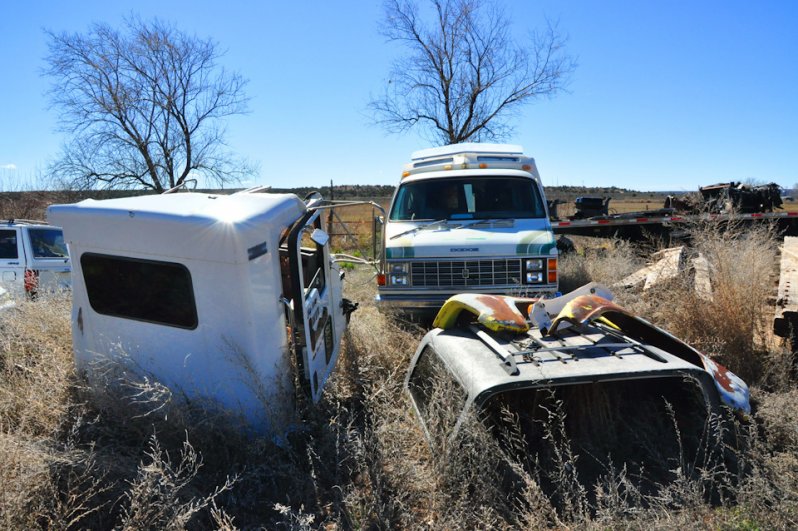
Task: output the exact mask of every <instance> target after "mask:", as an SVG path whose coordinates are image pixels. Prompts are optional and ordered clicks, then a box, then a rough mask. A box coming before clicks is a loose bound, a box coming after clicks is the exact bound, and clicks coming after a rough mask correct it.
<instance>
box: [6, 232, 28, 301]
mask: <svg viewBox="0 0 798 531" xmlns="http://www.w3.org/2000/svg"><path fill="white" fill-rule="evenodd" d="M24 262H25V260H24V254H23V251H22V238H20V232H19V228H17V227H0V286H2V287H3V288H4V289H6V290H8V291H9V292H10V293H13V294H15V295H22V294H24V293H25V288H24V280H25V263H24Z"/></svg>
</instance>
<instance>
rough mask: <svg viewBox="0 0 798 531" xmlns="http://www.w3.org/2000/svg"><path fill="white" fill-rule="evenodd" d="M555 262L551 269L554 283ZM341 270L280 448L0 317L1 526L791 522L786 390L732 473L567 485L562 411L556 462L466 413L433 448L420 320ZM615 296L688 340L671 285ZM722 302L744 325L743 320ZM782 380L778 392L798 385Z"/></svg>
mask: <svg viewBox="0 0 798 531" xmlns="http://www.w3.org/2000/svg"><path fill="white" fill-rule="evenodd" d="M740 242H744V243H745V245H749V243H747V240H745V239H744V238H743V239H738V240H735V243H734V244H735V245H738V244H739V245H742V243H740ZM616 245H617V247H615V248H614V251H612V252H605V253H604V254H602V253H600V252H599V253H595V254H590V253H587V254H586V255H584V254H583V255H580V256H581V258H579V257H577V258H574V260H579V259H582V260H589V263H582V264H580V263H578V262H575V263H574V264H572V265H573V267H574V270H575V271H578V272H580V274H581V275H583V278H582V279H580V280H579V282H581V281H582V280H583V279H590V280H593V279H598V280H603V281H604V282H608V281H610V280H612V279H613V278H615V277H617V276H618V275H619V274H620V273H619V272H620V271H623V272H626V271H629V272H631V271H632V270H634V269H635V267H637V265H639V264H640V263H642V260H641V259H639V258H638V257H637V251H636V250H635V249H633V248H631V247H626V244H616ZM730 245H731V244H730ZM707 248H708V249H711V248H712V247H711V246H707ZM723 248H724V247H723V246H722V245H721V246H719V247H718V249H719V250H718V252H717V255H718V256H719V257H720V256H727V255H723V254H722V253H721V251H722V250H723ZM707 255H708V256H714V255H712V253H711V252H707ZM734 256H737V257H740V256H743V257H744V260H739V261H740V262H741V263H742V262H744V261H746V260H747V261H749V268H757V267H763V265H762V264H761V263H760V262H757V261H756V260H755V259H756V257H755V256H754V254H753V251H745V252H742V254H741V253H740V251H738V252H737V253H736V254H735V255H734ZM724 259H725V258H724ZM718 260H720V258H718ZM752 260H754V261H753V262H751V261H752ZM564 264H565V261H564ZM751 264H752V265H751ZM568 267H570V266H569V265H568V264H565V265H564V266H563V269H562V272H563V275H564V276H565V274H566V273H565V272H566V271H568ZM724 267H725V266H724ZM719 271H721V272H723V271H724V269H723V268H721V269H720V270H719ZM728 271H729V273H728V274H727V273H723V274H722V275H721V274H718V276H717V279H716V278H715V277H713V280H715V283H716V284H718V285H722V283H719V282H720V279H723V278H727V277H726V276H724V275H728V278H730V279H733V278H736V277H735V276H734V275H738V274H740V273H738V272H737V271H738V270H737V269H735V268H732V267H731V266H730V267H729V268H728ZM732 273H733V274H732ZM588 277H589V278H588ZM574 278H576V275H574ZM347 280H348V281H349V284H348V288H347V290H348V296H349V297H350V298H352V299H353V300H357V301H360V302H361V308H360V309H359V310H358V311H357V312H355V313H354V314H353V316H352V322H351V324H350V328H349V331H348V332H347V337H346V340H345V345H344V351H343V353H342V357H341V359H340V361H339V365H338V367H337V369H336V372H335V374H334V376H333V378H332V380H331V382H330V385H329V386H328V387H327V389H326V391H325V393H324V396H323V397H322V400H321V401H320V402H319V403H318V404H316V405H313V406H310V405H306V406H307V407H306V408H305V409H303V410H302V411H300V412H299V413H300V418H301V419H302V423H301V424H299V425H298V426H297V427H296V429H294V430H293V431H292V432H291V433H290V434H289V435H288V436H287V437H286V438H285V439H284V440H282V441H281V442H280V441H275V440H272V439H270V438H267V437H253V436H251V435H248V434H246V433H241V432H240V431H237V430H234V429H231V427H230V426H229V425H228V424H227V423H226V422H225V419H224V418H223V417H220V416H219V415H218V414H217V413H216V412H214V411H213V410H212V409H209V408H207V407H205V406H206V405H204V404H190V405H187V404H181V403H179V401H177V400H173V399H171V398H169V397H171V396H173V395H174V394H175V393H177V394H179V390H174V389H168V388H163V387H160V386H159V384H158V382H154V381H150V382H147V381H144V382H142V381H141V380H137V381H136V380H130V381H129V382H128V385H127V386H118V387H117V388H116V390H117V391H119V392H120V393H121V394H113V393H109V392H106V391H105V390H104V389H98V388H87V387H86V386H85V382H83V381H82V380H81V379H79V378H78V377H77V376H76V375H75V374H74V367H73V363H72V355H71V340H70V332H69V301H68V300H63V301H53V302H48V303H46V304H40V303H38V302H37V303H30V304H27V303H26V304H22V305H20V307H19V308H17V309H16V310H14V311H13V312H12V313H6V314H0V332H2V333H0V480H1V481H3V489H0V526H2V527H3V528H8V529H36V528H45V527H46V528H63V529H68V528H93V529H110V528H119V527H125V526H128V527H159V528H164V527H166V528H168V527H172V528H188V529H212V528H218V529H236V528H243V529H249V528H260V527H266V528H285V529H307V528H320V527H325V528H340V529H354V528H373V529H382V528H395V529H417V528H428V529H452V528H540V527H552V526H553V527H561V528H564V527H567V528H588V529H589V528H641V527H654V528H686V527H693V528H694V527H696V526H704V527H713V528H752V529H753V528H790V527H794V526H795V525H796V524H798V522H797V521H796V515H797V514H798V502H797V501H796V498H798V495H796V492H798V463H797V462H796V461H797V460H796V458H795V452H796V438H795V437H794V436H793V435H794V426H793V424H794V419H795V418H798V414H796V411H798V407H796V406H795V405H794V404H795V403H796V402H795V399H794V398H795V397H793V396H792V395H790V394H788V393H785V392H784V387H779V386H774V387H773V388H772V389H771V391H772V392H767V393H766V392H764V391H760V390H758V389H756V388H755V389H754V393H755V395H756V397H757V399H758V401H759V403H760V406H759V412H758V413H756V417H755V418H756V421H757V423H756V424H751V425H747V426H746V425H744V424H741V425H739V426H737V428H735V429H738V430H739V431H740V432H741V435H740V437H742V438H744V439H745V440H746V441H747V442H746V444H741V445H739V449H738V450H735V452H736V453H735V455H736V456H737V460H738V462H739V463H740V464H739V467H738V468H739V469H740V470H745V474H736V473H734V474H733V473H732V472H733V470H732V469H731V468H728V469H723V467H718V466H716V465H714V464H713V465H712V466H709V463H711V462H710V461H706V460H703V459H702V460H699V461H697V462H691V463H689V464H690V466H687V467H684V468H683V469H682V470H681V471H680V472H678V473H677V468H678V467H674V472H673V477H672V478H669V479H667V480H663V481H662V482H661V483H660V484H659V485H656V486H655V488H654V489H653V490H652V489H651V486H650V485H644V484H642V483H641V481H640V474H639V471H637V470H633V469H632V468H631V467H629V466H625V464H624V463H622V462H620V461H617V460H612V461H606V462H605V465H606V466H605V467H604V473H602V474H601V475H600V477H598V478H596V481H595V483H593V484H584V483H581V484H580V483H579V478H580V475H579V472H580V470H581V469H582V468H583V466H584V464H585V462H586V460H587V459H590V456H588V455H587V454H586V453H585V452H584V451H583V450H582V449H581V448H579V447H574V446H570V445H571V444H572V441H570V440H568V439H567V437H564V436H562V435H561V432H560V430H558V428H557V422H558V420H557V415H554V418H553V419H552V420H551V422H552V424H551V425H550V432H549V433H550V436H551V441H550V443H551V444H555V443H556V444H557V445H559V446H557V448H558V449H557V450H556V451H555V449H553V448H551V449H549V450H548V454H547V455H554V456H555V458H551V459H550V458H548V457H546V456H545V455H544V456H542V457H541V456H539V457H538V458H537V459H535V458H531V459H532V462H531V463H530V462H524V459H529V456H528V455H524V453H523V449H524V448H525V447H526V444H525V443H524V441H522V440H521V439H519V438H518V437H516V439H515V442H514V443H513V442H510V443H506V442H505V443H502V442H501V440H500V439H497V438H496V437H495V432H494V431H491V429H489V427H487V426H485V425H484V424H482V423H481V422H479V420H478V419H477V418H476V417H474V418H470V419H469V420H468V423H467V425H466V426H465V429H464V430H463V432H462V435H461V437H462V440H458V441H448V442H447V445H448V451H446V452H436V451H433V449H431V448H430V445H429V444H428V443H427V440H426V438H425V434H424V432H423V431H422V430H421V429H420V427H419V424H418V422H417V419H416V417H415V413H414V411H413V410H412V408H411V406H410V402H409V400H408V398H407V396H406V394H405V390H404V388H403V382H404V378H405V374H406V370H407V367H408V362H409V360H410V358H411V356H412V355H413V353H414V351H415V349H416V347H417V345H418V342H419V341H420V339H421V337H422V335H423V330H420V329H416V328H413V327H408V326H404V325H399V324H397V323H396V322H395V321H393V320H391V319H390V318H388V317H386V316H385V315H383V314H381V313H379V312H377V311H376V308H375V307H374V305H373V303H372V299H373V296H374V291H375V290H374V281H373V279H371V278H370V273H369V272H368V271H367V270H366V269H365V268H364V269H358V270H354V271H351V272H348V278H347ZM729 282H733V281H732V280H729ZM771 282H772V277H771ZM677 286H678V283H677ZM685 289H686V288H685ZM747 289H748V292H749V293H750V292H752V290H753V289H756V288H755V287H751V285H749V287H748V288H747ZM730 293H737V291H731V290H730ZM618 295H619V299H621V302H622V303H623V304H627V305H629V304H636V305H638V306H637V307H639V308H640V309H642V311H643V312H644V315H646V316H647V317H649V318H650V319H652V320H655V322H657V324H665V325H666V327H667V328H668V329H670V330H671V331H674V332H676V333H678V334H688V335H689V330H688V329H687V328H684V329H681V328H678V327H679V326H686V325H684V324H680V323H679V322H677V321H678V316H679V315H685V316H687V317H688V318H690V317H691V316H692V314H689V313H687V312H688V311H690V309H689V308H684V309H682V306H680V304H682V303H680V302H679V301H678V300H677V299H679V298H680V297H683V296H685V294H684V292H681V291H669V290H664V291H662V292H661V293H658V294H656V296H654V294H653V293H652V294H648V293H646V294H642V295H641V294H640V293H639V292H632V291H630V292H620V293H619V294H618ZM719 300H727V299H726V298H725V297H721V298H720V299H719ZM728 300H732V298H731V297H730V298H729V299H728ZM724 304H726V303H724ZM725 307H726V306H724V305H721V306H719V308H725ZM668 309H670V310H668ZM658 312H660V313H658ZM665 314H667V317H665ZM729 315H732V316H735V321H734V322H737V323H741V324H742V325H744V326H754V328H756V326H755V325H752V324H751V323H752V321H751V319H750V315H748V316H747V317H748V319H746V318H745V317H746V316H745V315H742V316H740V317H736V316H737V314H735V313H729ZM698 317H700V316H696V318H698ZM660 318H661V319H662V320H660V321H657V319H660ZM670 319H673V321H671V320H670ZM707 320H708V319H707ZM742 325H741V326H742ZM707 326H709V324H707V325H706V326H705V325H701V326H698V327H696V328H694V329H695V330H702V331H703V332H702V334H703V335H698V334H696V335H695V336H690V337H691V338H693V337H694V340H695V341H699V342H701V341H704V342H705V343H702V345H718V347H717V351H715V350H712V349H710V348H708V350H710V351H711V352H712V353H715V354H719V355H724V354H723V352H721V350H724V351H730V349H732V348H737V347H734V345H737V344H738V342H736V340H735V341H729V340H728V339H729V338H733V337H734V336H732V335H730V334H727V332H724V331H723V329H721V328H717V329H714V328H707ZM707 330H710V331H712V330H714V332H712V334H716V335H714V336H713V335H711V334H707V333H706V332H707ZM725 335H729V338H727V337H723V336H725ZM719 336H721V337H719ZM741 337H743V338H744V337H745V335H744V334H742V335H741ZM720 339H723V340H724V341H725V342H724V343H723V345H724V347H723V349H721V347H720V345H721V343H720V342H716V341H719V340H720ZM760 345H761V344H760V342H759V341H755V342H754V343H753V347H752V348H756V349H760V351H761V349H763V348H765V347H763V346H760ZM734 359H735V358H729V360H731V361H734ZM757 359H758V360H760V361H759V362H758V363H760V364H761V365H763V366H761V367H760V368H759V369H758V372H759V373H760V374H765V373H766V371H765V369H767V367H768V364H770V363H771V361H772V358H770V357H768V356H762V357H760V358H757ZM724 361H726V360H725V359H724ZM735 363H736V362H735ZM729 365H730V366H731V363H729ZM731 368H732V369H734V370H739V369H738V368H737V367H735V366H732V367H731ZM774 372H775V371H774ZM784 378H785V379H784V380H783V385H784V386H786V385H794V384H793V383H791V381H790V380H789V378H788V377H784ZM150 391H152V392H150ZM793 394H794V393H793ZM442 400H445V397H442ZM148 411H149V412H150V413H149V414H147V412H148ZM442 412H444V410H443V409H442ZM450 414H451V412H450ZM637 420H638V421H639V422H641V423H643V424H645V423H646V419H637ZM444 432H445V430H442V432H441V435H442V436H445V433H444ZM506 440H510V441H512V440H513V439H512V437H509V438H508V439H506ZM526 442H528V441H526ZM547 444H549V441H547ZM186 445H189V446H190V448H191V449H190V450H189V448H188V447H187V446H186ZM557 452H559V455H560V458H556V455H557ZM597 457H598V458H601V456H597ZM200 464H201V466H200ZM679 474H681V475H679ZM232 478H235V483H234V484H231V482H232ZM547 478H553V479H554V480H557V481H561V483H562V485H563V486H562V489H561V490H560V491H559V494H557V495H556V496H554V497H552V496H551V494H550V492H547V491H546V489H544V488H543V485H545V483H546V481H547ZM557 478H560V479H559V480H558V479H557ZM548 481H551V480H548ZM713 482H714V483H713ZM713 484H720V485H723V489H724V491H723V492H724V495H723V496H713V495H711V494H708V492H709V490H711V489H710V486H711V485H713ZM508 487H509V488H510V490H509V491H508V490H507V488H508Z"/></svg>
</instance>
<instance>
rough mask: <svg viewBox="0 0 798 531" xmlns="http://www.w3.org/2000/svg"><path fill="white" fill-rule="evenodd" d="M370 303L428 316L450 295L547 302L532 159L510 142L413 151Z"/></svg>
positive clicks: (545, 255) (547, 249) (544, 226)
mask: <svg viewBox="0 0 798 531" xmlns="http://www.w3.org/2000/svg"><path fill="white" fill-rule="evenodd" d="M384 248H385V255H384V256H385V270H384V274H383V275H380V276H378V295H377V305H378V306H379V307H380V308H381V309H390V310H394V311H399V312H401V313H404V314H409V315H411V316H417V317H420V318H425V317H427V318H428V317H432V316H434V314H435V313H436V312H437V310H438V309H439V308H440V307H441V305H442V304H443V302H444V301H445V300H446V299H448V298H449V297H450V296H452V295H454V294H457V293H464V292H472V293H489V294H507V295H516V296H524V297H533V296H551V295H554V294H555V293H556V292H557V286H558V276H557V245H556V242H555V239H554V234H553V232H552V230H551V224H550V223H549V217H548V212H547V210H546V200H545V196H544V194H543V187H542V185H541V182H540V176H539V175H538V170H537V167H536V166H535V160H534V159H532V158H531V157H527V156H525V155H524V154H523V148H522V147H521V146H517V145H508V144H455V145H451V146H443V147H439V148H432V149H425V150H422V151H417V152H415V153H413V155H412V161H411V162H410V163H409V164H407V165H406V166H405V171H404V173H403V174H402V181H401V183H400V184H399V187H398V188H397V190H396V193H395V194H394V198H393V201H392V204H391V209H390V213H389V215H388V218H387V220H386V223H385V230H384Z"/></svg>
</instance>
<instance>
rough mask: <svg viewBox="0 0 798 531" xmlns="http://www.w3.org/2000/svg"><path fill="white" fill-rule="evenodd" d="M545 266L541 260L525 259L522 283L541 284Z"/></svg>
mask: <svg viewBox="0 0 798 531" xmlns="http://www.w3.org/2000/svg"><path fill="white" fill-rule="evenodd" d="M544 274H545V265H544V262H543V259H542V258H526V259H525V260H524V283H525V284H542V283H543V276H544Z"/></svg>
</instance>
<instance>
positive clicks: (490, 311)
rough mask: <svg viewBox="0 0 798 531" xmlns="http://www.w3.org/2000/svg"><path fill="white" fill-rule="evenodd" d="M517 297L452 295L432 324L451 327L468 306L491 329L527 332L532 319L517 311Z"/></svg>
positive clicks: (445, 327)
mask: <svg viewBox="0 0 798 531" xmlns="http://www.w3.org/2000/svg"><path fill="white" fill-rule="evenodd" d="M515 300H516V299H514V298H513V297H505V296H502V295H484V294H475V293H461V294H459V295H455V296H453V297H450V298H449V300H447V301H446V302H445V303H444V304H443V307H441V309H440V311H439V312H438V315H437V316H436V317H435V321H434V322H433V326H435V327H438V328H443V329H447V328H452V327H454V326H455V325H456V324H457V319H458V318H459V317H460V314H461V313H462V312H463V311H464V310H465V311H467V312H469V313H472V314H474V315H475V316H477V322H479V323H480V324H481V325H483V326H484V327H485V328H487V329H488V330H492V331H494V332H515V333H524V332H526V331H527V330H529V323H527V321H526V319H525V318H524V316H523V314H521V312H520V311H518V308H517V307H516V305H515Z"/></svg>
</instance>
